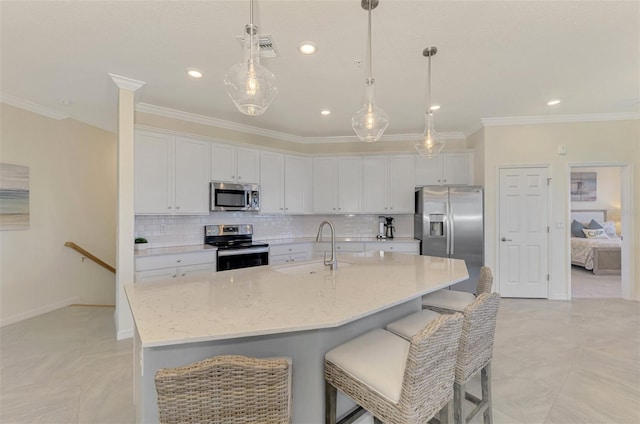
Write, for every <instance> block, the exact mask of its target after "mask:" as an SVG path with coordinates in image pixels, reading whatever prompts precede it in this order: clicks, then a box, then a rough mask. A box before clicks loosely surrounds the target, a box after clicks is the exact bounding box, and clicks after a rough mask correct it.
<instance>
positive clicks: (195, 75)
mask: <svg viewBox="0 0 640 424" xmlns="http://www.w3.org/2000/svg"><path fill="white" fill-rule="evenodd" d="M187 75H189V76H190V77H191V78H202V72H200V71H198V70H197V69H187Z"/></svg>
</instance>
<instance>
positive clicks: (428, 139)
mask: <svg viewBox="0 0 640 424" xmlns="http://www.w3.org/2000/svg"><path fill="white" fill-rule="evenodd" d="M437 52H438V49H437V48H436V47H427V48H425V49H424V50H423V51H422V55H423V56H426V57H428V58H429V66H428V70H427V101H426V111H425V117H424V118H425V130H424V135H423V137H422V140H421V141H420V142H419V143H417V144H416V150H417V151H418V154H419V155H420V156H423V157H426V158H432V157H434V156H435V155H437V154H438V153H440V152H441V151H442V148H443V147H444V139H443V138H442V136H441V135H440V134H438V133H437V132H436V130H435V129H434V127H433V111H432V110H431V57H433V56H435V54H436V53H437Z"/></svg>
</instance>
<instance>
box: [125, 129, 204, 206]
mask: <svg viewBox="0 0 640 424" xmlns="http://www.w3.org/2000/svg"><path fill="white" fill-rule="evenodd" d="M208 200H209V143H208V142H206V141H202V140H196V139H190V138H186V137H176V136H173V135H168V134H162V133H154V132H150V131H136V134H135V147H134V209H135V213H136V214H140V215H142V214H147V215H174V214H181V215H208V214H209V202H208Z"/></svg>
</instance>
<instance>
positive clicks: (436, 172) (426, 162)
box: [416, 155, 442, 186]
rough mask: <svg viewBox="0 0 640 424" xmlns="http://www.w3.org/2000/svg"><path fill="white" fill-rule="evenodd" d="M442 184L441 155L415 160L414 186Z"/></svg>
mask: <svg viewBox="0 0 640 424" xmlns="http://www.w3.org/2000/svg"><path fill="white" fill-rule="evenodd" d="M440 184H442V155H438V156H435V157H432V158H423V157H418V158H417V159H416V185H417V186H425V185H440Z"/></svg>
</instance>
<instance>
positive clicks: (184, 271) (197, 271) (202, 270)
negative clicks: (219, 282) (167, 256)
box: [178, 263, 216, 277]
mask: <svg viewBox="0 0 640 424" xmlns="http://www.w3.org/2000/svg"><path fill="white" fill-rule="evenodd" d="M212 272H216V264H215V263H210V264H198V265H188V266H181V267H180V268H178V276H179V277H188V276H191V275H205V274H211V273H212Z"/></svg>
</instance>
